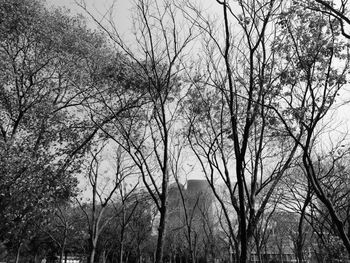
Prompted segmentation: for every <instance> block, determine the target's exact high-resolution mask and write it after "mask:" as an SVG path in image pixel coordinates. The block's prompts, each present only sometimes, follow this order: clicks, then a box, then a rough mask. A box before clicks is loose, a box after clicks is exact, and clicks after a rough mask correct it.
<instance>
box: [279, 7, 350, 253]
mask: <svg viewBox="0 0 350 263" xmlns="http://www.w3.org/2000/svg"><path fill="white" fill-rule="evenodd" d="M280 25H281V28H282V34H281V36H279V37H278V38H277V39H276V46H275V47H276V49H277V50H278V53H279V55H278V57H279V60H280V62H281V74H282V75H283V78H281V82H280V84H281V85H283V90H284V92H283V94H284V95H283V101H284V102H283V103H284V106H285V110H283V111H282V112H280V113H278V115H279V118H280V120H281V121H282V122H283V124H284V126H285V130H286V132H287V133H288V134H289V136H290V137H291V138H293V139H294V140H295V142H297V143H298V147H299V148H300V151H301V156H302V157H301V159H302V163H303V169H304V171H305V174H306V176H307V179H308V181H309V183H310V187H311V188H312V190H313V192H314V193H315V195H316V196H317V198H318V199H319V200H320V201H321V203H322V204H323V205H324V206H325V207H326V209H327V210H328V211H329V214H330V217H331V218H332V220H333V223H334V226H335V227H336V229H337V231H338V233H339V236H340V237H341V239H342V241H343V242H344V245H345V247H346V248H347V250H348V252H350V241H349V236H348V235H347V233H346V230H345V229H344V222H342V220H341V217H340V216H339V212H338V211H337V210H336V209H335V206H334V203H333V201H332V199H330V198H329V192H328V190H327V188H328V187H329V186H330V185H329V184H328V183H327V177H328V176H329V175H330V174H331V173H332V172H333V170H334V167H335V164H336V163H337V162H338V161H339V160H341V158H342V156H343V154H344V152H346V148H345V150H342V149H339V148H341V145H343V144H344V142H342V141H343V140H344V139H346V136H345V137H341V138H340V139H339V140H338V142H337V143H336V141H337V139H335V138H334V137H333V138H332V139H331V140H330V141H329V143H328V144H329V145H330V146H328V147H327V145H326V143H325V141H326V140H327V137H326V136H324V135H322V134H324V133H325V129H326V128H327V127H329V122H330V121H329V118H331V116H332V112H334V110H335V109H336V106H337V104H336V98H337V96H338V95H339V93H340V92H341V90H342V88H343V87H344V85H345V83H346V82H347V78H346V74H347V71H348V69H349V50H348V47H347V45H346V44H345V43H344V42H343V41H342V38H341V37H340V30H339V27H341V25H340V24H339V21H338V19H335V18H333V17H332V16H331V15H330V14H327V13H315V12H314V13H313V12H311V11H305V9H304V6H303V5H298V4H294V5H292V6H291V7H290V9H288V10H287V11H286V13H285V15H284V16H282V17H281V20H280ZM306 26H307V27H306ZM282 35H283V36H282ZM277 41H278V42H277ZM282 75H281V76H282ZM327 122H328V123H327ZM300 130H304V131H305V134H304V136H303V137H302V138H299V137H296V135H295V134H296V132H297V131H300ZM333 135H334V134H333ZM330 136H332V135H330ZM327 148H328V150H326V149H327ZM330 148H333V149H330ZM327 160H330V162H329V165H328V167H327V168H324V167H323V166H322V165H320V163H322V162H327ZM321 167H323V168H321Z"/></svg>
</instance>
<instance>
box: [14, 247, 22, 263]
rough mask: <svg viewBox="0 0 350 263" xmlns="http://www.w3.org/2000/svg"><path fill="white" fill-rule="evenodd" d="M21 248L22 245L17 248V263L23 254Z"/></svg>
mask: <svg viewBox="0 0 350 263" xmlns="http://www.w3.org/2000/svg"><path fill="white" fill-rule="evenodd" d="M21 248H22V243H20V244H19V246H18V248H17V253H16V261H15V262H16V263H19V258H20V254H21Z"/></svg>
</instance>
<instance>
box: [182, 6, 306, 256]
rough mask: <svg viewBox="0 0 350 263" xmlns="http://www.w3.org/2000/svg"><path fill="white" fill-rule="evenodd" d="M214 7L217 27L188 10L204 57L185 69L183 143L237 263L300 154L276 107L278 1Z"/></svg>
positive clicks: (246, 251)
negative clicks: (220, 214) (215, 205)
mask: <svg viewBox="0 0 350 263" xmlns="http://www.w3.org/2000/svg"><path fill="white" fill-rule="evenodd" d="M217 2H218V4H219V5H220V6H221V8H222V14H223V16H222V17H223V21H222V24H218V23H217V22H215V21H212V20H210V19H208V18H207V17H206V16H205V15H204V14H201V13H200V12H199V11H198V8H196V7H193V6H192V10H193V12H192V13H191V12H188V13H187V17H188V19H190V20H191V21H194V19H193V18H192V16H193V15H192V14H193V13H195V14H198V13H199V14H200V15H199V16H200V19H196V21H195V23H196V25H197V26H198V28H199V29H200V30H201V32H202V33H203V35H204V37H203V46H204V47H205V48H204V50H203V51H202V52H203V53H204V54H205V56H204V58H203V59H202V60H201V61H200V63H199V64H198V65H197V66H196V68H195V69H193V70H192V71H190V70H189V71H188V72H189V73H188V75H189V79H190V83H191V84H192V89H191V98H190V99H189V101H188V107H187V109H188V112H187V114H188V115H187V116H188V121H189V125H188V128H189V129H188V139H189V142H190V145H191V148H192V150H193V152H194V153H195V155H196V156H197V158H198V160H199V162H200V164H201V166H202V170H203V172H204V173H205V175H206V178H207V180H208V182H209V183H210V185H211V188H212V190H213V192H214V195H215V196H216V198H217V200H218V201H219V203H220V204H221V206H222V209H223V211H224V214H225V217H226V220H227V224H228V229H229V231H230V235H231V237H232V238H231V240H232V246H231V247H234V248H236V251H235V255H236V260H237V261H239V262H247V261H248V260H249V253H250V250H251V242H252V237H253V233H254V231H255V228H256V226H257V224H258V222H259V220H260V219H261V217H262V215H263V213H264V210H265V209H266V206H267V204H268V203H269V200H270V198H271V196H272V194H273V192H274V190H275V188H276V186H277V185H278V182H279V181H280V179H281V178H282V176H283V174H284V172H285V171H286V170H287V169H288V167H289V165H290V164H291V162H292V161H293V157H294V154H295V153H296V150H297V143H296V142H293V141H292V140H290V139H288V138H287V137H285V134H283V132H281V130H280V128H281V126H280V122H279V121H278V118H277V115H276V113H275V110H274V108H278V103H279V102H278V100H279V98H278V97H277V96H276V95H277V94H279V92H280V89H279V87H278V86H276V85H274V82H275V81H276V78H278V77H279V76H276V74H275V72H274V70H275V66H276V64H277V63H278V61H277V60H276V59H275V54H274V50H273V49H271V43H272V40H273V39H274V37H275V36H276V28H275V27H274V25H275V24H274V23H275V22H276V17H277V16H278V15H279V14H280V9H281V6H282V3H281V2H280V1H239V2H238V3H236V2H233V1H232V2H230V1H217ZM220 27H222V28H223V31H224V33H223V35H221V34H220V31H219V28H220ZM301 134H302V133H301V132H300V134H299V135H296V136H297V137H300V136H301ZM220 184H222V185H224V187H225V189H226V192H227V198H226V197H225V196H223V195H222V194H220V191H218V189H219V187H218V185H220ZM233 214H235V216H236V219H237V221H238V229H236V228H235V226H234V224H233V222H234V219H233ZM233 240H236V241H233ZM235 243H236V244H239V246H237V245H235Z"/></svg>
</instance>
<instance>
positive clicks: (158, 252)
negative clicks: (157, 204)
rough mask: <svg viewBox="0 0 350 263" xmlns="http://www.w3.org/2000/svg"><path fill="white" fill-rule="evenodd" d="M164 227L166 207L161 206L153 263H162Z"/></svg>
mask: <svg viewBox="0 0 350 263" xmlns="http://www.w3.org/2000/svg"><path fill="white" fill-rule="evenodd" d="M164 203H165V202H164ZM165 227H166V205H165V204H163V205H162V208H161V211H160V220H159V227H158V240H157V250H156V261H155V263H162V262H163V243H164V237H165Z"/></svg>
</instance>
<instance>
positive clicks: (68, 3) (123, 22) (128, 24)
mask: <svg viewBox="0 0 350 263" xmlns="http://www.w3.org/2000/svg"><path fill="white" fill-rule="evenodd" d="M77 1H81V0H77ZM46 3H47V5H48V6H54V7H66V8H68V9H69V10H70V11H71V12H72V14H76V13H81V14H83V15H84V16H86V14H85V11H84V10H82V8H81V7H79V6H78V5H77V4H76V0H46ZM85 3H86V6H87V9H88V10H89V11H90V12H91V13H92V14H93V15H94V16H96V17H99V18H102V17H103V16H105V15H106V16H107V19H108V15H109V14H108V10H109V9H110V7H111V6H112V5H113V4H114V9H113V10H114V12H113V20H114V22H115V25H116V27H117V29H118V31H119V32H121V35H122V36H124V37H126V38H128V37H130V36H131V32H132V21H131V18H132V16H131V14H132V11H131V8H132V4H133V1H132V0H85ZM200 3H201V4H202V5H205V9H206V10H207V12H208V13H210V14H215V13H218V12H219V10H220V6H219V5H218V4H217V3H216V1H215V0H202V1H200ZM87 21H88V25H89V26H91V27H95V28H97V27H96V25H95V23H94V22H93V21H92V20H91V19H89V18H88V19H87ZM349 93H350V91H349V89H347V91H346V92H344V93H343V94H342V96H340V97H341V98H340V99H344V97H345V96H346V95H345V94H349ZM347 97H348V98H347V99H349V97H350V96H349V95H347ZM349 112H350V107H349V106H345V107H342V108H341V109H340V110H339V111H338V113H337V114H335V115H333V116H332V117H331V118H334V119H335V120H336V121H337V122H342V125H340V126H338V127H337V128H336V129H338V130H340V131H341V132H347V127H349V125H348V124H349V122H350V114H349Z"/></svg>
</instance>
